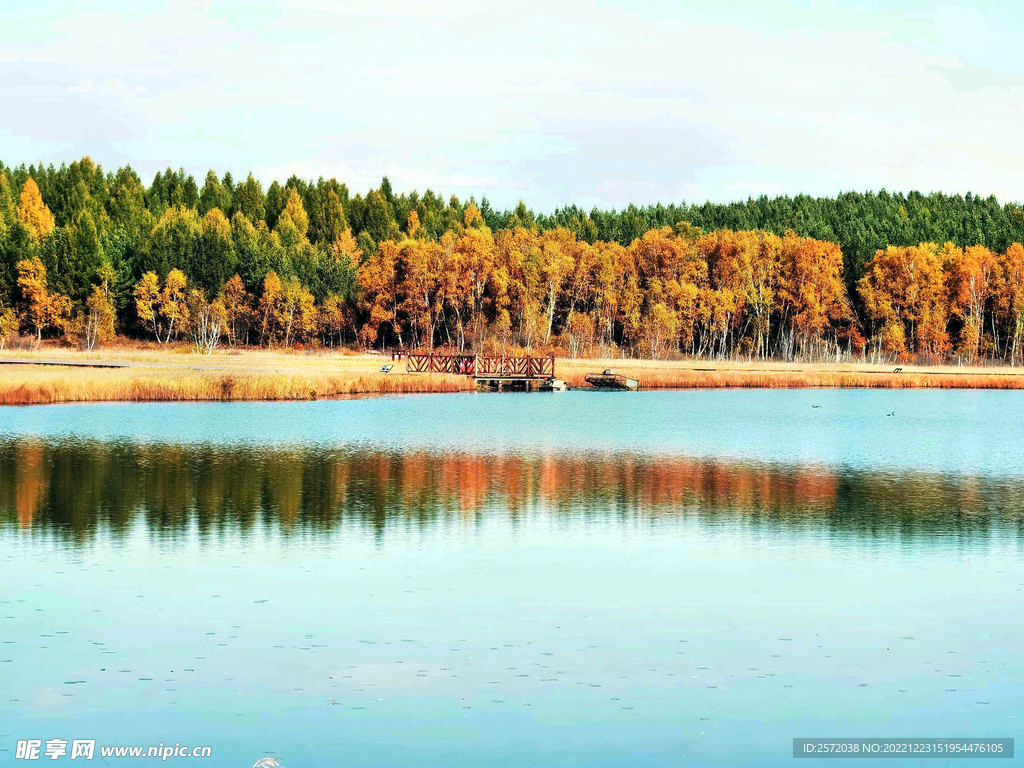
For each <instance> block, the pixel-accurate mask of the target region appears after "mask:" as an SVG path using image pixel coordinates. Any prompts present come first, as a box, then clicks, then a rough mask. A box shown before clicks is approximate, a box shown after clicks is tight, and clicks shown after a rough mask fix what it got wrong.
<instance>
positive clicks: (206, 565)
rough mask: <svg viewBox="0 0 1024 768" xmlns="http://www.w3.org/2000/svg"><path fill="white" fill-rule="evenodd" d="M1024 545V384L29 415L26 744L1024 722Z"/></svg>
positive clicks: (599, 754) (788, 736)
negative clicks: (1023, 387)
mask: <svg viewBox="0 0 1024 768" xmlns="http://www.w3.org/2000/svg"><path fill="white" fill-rule="evenodd" d="M816 406H817V407H816ZM888 414H893V415H888ZM1022 555H1024V395H1022V394H1019V393H1012V392H969V391H962V392H951V391H946V392H943V391H934V392H927V391H925V392H921V391H916V392H915V391H907V392H896V391H876V392H869V391H842V390H836V391H799V390H779V391H735V392H728V391H708V392H702V391H693V392H652V393H639V394H633V393H629V394H594V393H567V394H557V395H439V396H412V397H401V398H370V399H364V400H343V401H332V402H319V403H235V404H196V405H188V404H147V405H141V404H139V405H125V404H102V405H81V406H54V407H32V408H7V409H0V585H2V588H0V641H2V642H0V764H6V763H7V762H8V758H13V756H14V750H15V744H16V742H17V741H18V740H19V739H29V738H33V739H42V740H43V741H45V740H47V739H50V738H61V739H67V740H71V739H75V738H88V739H96V740H97V744H98V745H100V744H108V745H115V744H116V745H121V744H138V745H150V744H153V745H155V744H158V743H161V742H163V743H167V744H173V743H175V742H180V743H182V744H188V745H209V746H211V747H212V751H213V757H212V758H211V759H209V760H206V761H197V762H203V763H205V764H210V765H242V766H249V765H252V764H253V763H254V762H255V761H256V760H257V759H258V758H260V757H263V756H264V755H275V756H278V757H280V758H281V762H282V764H283V765H285V766H288V767H289V768H292V767H298V766H364V765H365V766H370V765H372V766H409V765H415V766H433V765H438V766H440V765H445V766H479V765H488V766H492V765H497V766H506V765H507V766H521V765H599V766H612V765H614V766H620V765H621V766H646V765H679V764H684V763H685V764H692V765H723V764H725V765H750V766H754V765H783V764H788V763H789V762H790V761H791V760H792V757H791V754H792V747H791V744H792V739H793V738H794V737H819V736H830V737H842V736H860V737H865V736H894V737H908V736H920V737H934V736H971V737H980V736H994V737H1021V736H1024V733H1022V728H1021V718H1022V717H1024V592H1022V590H1024V557H1022ZM2 750H7V751H6V752H4V751H2ZM63 759H67V758H63ZM98 759H99V758H98V757H97V760H98ZM181 760H183V759H181V758H179V759H178V762H180V761H181ZM10 762H12V763H13V762H14V761H13V760H11V761H10ZM168 762H175V760H174V759H173V758H172V759H170V760H169V761H168ZM186 762H188V761H186ZM897 762H899V761H897ZM944 762H946V761H942V760H940V761H937V762H933V763H929V764H930V765H931V764H934V765H939V764H944ZM949 762H953V764H956V765H967V764H971V763H972V762H975V761H972V760H962V759H960V760H956V761H949ZM1006 762H1010V761H1006ZM110 763H111V764H122V765H131V764H133V761H132V760H130V759H125V758H120V759H113V758H111V759H110ZM135 763H137V764H139V765H145V764H152V763H153V758H150V759H148V760H146V759H141V760H137V761H135Z"/></svg>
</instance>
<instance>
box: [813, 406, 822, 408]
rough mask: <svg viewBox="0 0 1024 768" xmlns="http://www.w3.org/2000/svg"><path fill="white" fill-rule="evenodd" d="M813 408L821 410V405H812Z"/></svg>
mask: <svg viewBox="0 0 1024 768" xmlns="http://www.w3.org/2000/svg"><path fill="white" fill-rule="evenodd" d="M811 408H821V406H820V405H812V406H811Z"/></svg>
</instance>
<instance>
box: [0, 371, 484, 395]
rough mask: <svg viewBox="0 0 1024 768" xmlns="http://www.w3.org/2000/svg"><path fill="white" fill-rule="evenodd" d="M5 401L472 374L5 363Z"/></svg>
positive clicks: (346, 386)
mask: <svg viewBox="0 0 1024 768" xmlns="http://www.w3.org/2000/svg"><path fill="white" fill-rule="evenodd" d="M4 368H5V369H6V370H0V404H3V405H38V404H44V403H76V402H98V401H172V400H174V401H190V400H191V401H200V400H317V399H320V398H329V397H342V396H348V395H363V394H374V395H380V394H411V393H417V392H462V391H467V390H472V389H473V381H472V380H471V379H467V378H466V377H460V376H445V375H440V374H430V375H423V376H413V375H405V374H401V373H400V374H397V375H396V374H384V373H362V374H354V375H349V374H344V373H338V374H332V373H273V372H271V373H266V372H254V373H245V372H242V371H239V372H235V371H229V372H219V371H173V370H156V371H154V370H147V369H134V368H115V369H96V368H71V367H63V366H61V367H49V368H45V369H36V368H32V369H29V368H28V367H27V366H4Z"/></svg>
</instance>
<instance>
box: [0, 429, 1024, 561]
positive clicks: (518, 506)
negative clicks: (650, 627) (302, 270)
mask: <svg viewBox="0 0 1024 768" xmlns="http://www.w3.org/2000/svg"><path fill="white" fill-rule="evenodd" d="M532 514H547V515H552V516H555V517H561V516H564V517H573V518H579V519H582V520H584V521H585V520H587V519H588V518H600V519H604V520H607V519H609V518H621V519H633V520H638V521H651V522H652V523H656V522H657V521H658V520H661V519H664V518H666V517H671V516H696V517H698V518H699V519H701V520H705V521H708V522H714V521H715V520H716V519H719V518H723V517H725V516H731V517H736V516H739V517H741V518H742V519H744V520H747V521H749V522H750V524H751V525H761V524H767V525H773V526H780V525H782V526H788V527H792V528H794V529H799V528H816V529H819V530H824V531H836V532H842V533H844V534H854V535H858V536H863V537H868V538H870V537H878V536H884V537H890V538H891V537H893V536H899V537H936V536H961V537H971V538H980V539H984V538H985V537H986V536H989V535H990V534H991V533H992V532H993V530H995V529H999V530H1001V531H1003V532H1004V535H1005V533H1009V534H1010V535H1016V536H1021V535H1022V534H1024V484H1022V483H1020V482H1018V481H1016V480H1015V479H1006V478H992V477H972V476H961V475H954V474H950V475H944V474H929V473H922V472H891V471H870V470H864V469H848V468H831V467H808V466H797V465H779V464H765V463H750V462H740V461H722V460H708V459H691V458H680V457H668V458H655V457H649V456H638V455H635V454H630V453H610V454H606V453H590V454H587V453H578V454H569V455H541V456H536V455H532V456H521V455H505V456H479V455H472V454H467V453H451V454H446V453H436V452H423V451H420V452H411V453H410V452H400V451H376V450H369V449H363V450H342V449H324V448H318V447H299V448H267V447H252V446H243V447H226V446H223V445H195V446H193V445H176V444H139V443H133V442H128V441H120V442H107V441H98V440H95V441H94V440H81V439H62V440H53V441H45V440H39V439H34V438H17V439H10V440H5V441H2V442H0V528H7V529H16V528H20V529H23V530H25V531H29V532H32V533H40V534H46V535H54V536H56V537H58V538H59V539H62V540H65V541H68V542H74V543H79V544H88V543H89V542H90V541H91V540H92V539H93V537H94V536H95V535H96V534H97V532H100V531H103V532H104V534H105V535H108V534H109V535H112V536H113V537H114V538H118V537H123V536H125V535H127V533H128V531H129V530H130V529H131V528H132V527H133V526H136V525H137V524H139V522H140V521H141V522H142V523H143V524H144V526H145V528H146V530H147V531H148V532H149V533H150V534H151V535H155V536H158V537H161V538H169V539H174V538H176V537H179V536H184V535H185V534H186V533H187V532H189V531H190V530H192V529H193V528H195V529H196V530H197V531H198V533H199V535H200V536H201V537H203V538H209V537H216V536H218V535H220V534H228V533H231V534H238V533H240V534H243V535H244V534H245V533H246V532H249V531H252V530H254V529H256V528H260V527H265V526H271V527H274V528H276V529H277V530H279V531H280V532H281V533H282V534H284V535H289V534H291V533H301V532H314V533H316V532H330V531H333V530H335V529H338V528H341V527H342V526H351V525H358V526H362V527H367V528H370V529H372V530H373V531H374V532H375V533H376V535H377V536H378V537H380V538H382V539H383V538H384V537H386V535H387V531H388V529H389V528H390V527H392V526H419V527H423V528H425V529H429V528H430V527H432V526H437V525H444V524H445V523H447V522H453V521H459V522H465V521H466V520H470V521H472V520H474V519H482V517H483V516H486V515H506V516H512V517H513V518H514V517H517V516H523V515H532Z"/></svg>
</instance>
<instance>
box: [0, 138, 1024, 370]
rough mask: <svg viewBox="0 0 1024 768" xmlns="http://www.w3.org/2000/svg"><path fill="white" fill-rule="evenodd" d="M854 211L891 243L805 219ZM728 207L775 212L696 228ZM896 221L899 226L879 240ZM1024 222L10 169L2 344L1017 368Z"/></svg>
mask: <svg viewBox="0 0 1024 768" xmlns="http://www.w3.org/2000/svg"><path fill="white" fill-rule="evenodd" d="M896 203H898V205H897V207H896V209H895V210H892V206H893V204H896ZM794 211H797V212H799V213H800V215H793V212H794ZM829 211H831V213H828V212H829ZM866 211H867V212H871V211H873V213H870V215H867V216H865V217H864V218H863V219H857V218H856V217H857V215H858V214H859V213H864V212H866ZM744 212H745V213H744ZM754 212H760V213H758V215H757V216H755V215H754ZM839 212H842V216H845V217H848V219H849V220H848V221H847V220H846V219H844V221H847V224H849V225H850V226H851V227H854V228H855V229H856V228H858V227H860V228H861V229H860V230H858V231H862V234H863V231H866V230H863V227H869V228H871V232H872V233H873V234H872V235H871V237H867V238H866V239H865V238H861V239H860V240H857V242H855V243H854V244H853V245H852V246H850V249H851V250H849V251H848V250H847V249H846V248H844V246H843V244H842V241H843V239H844V237H845V235H843V236H838V237H836V236H832V237H824V236H817V237H812V236H809V235H807V234H806V233H807V232H808V231H815V232H819V233H820V232H824V233H825V234H828V233H832V234H833V235H834V234H835V226H836V222H837V221H838V219H837V218H836V216H839ZM933 212H934V213H933ZM741 214H742V215H741ZM830 216H831V218H830ZM676 217H678V218H676ZM729 217H731V218H732V220H735V221H736V222H740V223H743V222H747V221H755V222H756V223H757V226H753V227H750V228H746V227H722V226H712V227H711V228H710V231H708V230H707V229H705V228H702V227H701V226H698V224H697V222H701V223H706V222H709V221H710V222H717V221H718V220H721V219H723V218H727V219H728V218H729ZM880 217H881V218H880ZM673 218H675V221H672V222H671V225H670V226H661V224H663V223H665V222H666V221H669V220H671V219H673ZM399 221H401V222H402V223H401V225H399V223H398V222H399ZM828 221H831V222H832V223H831V224H828V223H827V222H828ZM922 222H925V224H927V226H925V225H924V224H922ZM651 224H654V225H656V226H650V225H651ZM783 224H785V226H783ZM883 225H884V226H883ZM830 227H831V229H830ZM843 231H844V232H847V231H846V230H843ZM850 231H852V230H850ZM878 232H883V233H886V234H885V236H886V237H887V238H890V237H891V239H888V240H887V241H886V242H883V243H880V247H877V248H874V249H873V250H872V251H871V253H870V254H869V255H865V254H864V253H862V249H863V248H865V247H867V244H870V243H873V242H874V240H875V239H877V237H878ZM847 234H849V232H847ZM917 234H928V235H931V234H940V235H942V234H945V235H948V236H945V237H936V238H933V239H932V240H933V241H934V242H944V243H945V244H944V245H942V246H941V247H939V246H937V245H933V244H930V242H929V240H925V239H923V238H922V240H917V239H916V237H915V239H914V240H912V241H910V242H907V241H906V239H907V238H909V237H911V236H916V235H917ZM605 235H607V236H605ZM858 237H859V236H858ZM1011 238H1013V239H1011ZM1022 239H1024V215H1022V213H1021V211H1020V209H1018V208H1016V207H1015V206H1012V205H1007V206H1002V207H1000V206H999V205H998V204H997V203H995V201H994V200H992V199H989V200H981V199H978V198H971V197H970V196H967V197H966V198H944V197H941V196H934V195H933V196H929V197H927V198H926V197H923V196H920V195H911V196H909V197H907V198H901V197H897V196H890V195H887V194H885V193H881V194H879V195H877V196H876V195H867V196H859V197H856V196H855V197H854V198H851V197H850V196H842V197H840V198H837V199H836V200H832V201H827V200H826V201H823V200H817V201H812V200H811V199H810V198H795V199H792V200H790V199H789V198H778V199H776V200H775V201H767V200H766V199H761V200H758V201H748V203H747V204H746V206H745V207H744V206H738V207H737V206H732V207H730V206H718V207H715V206H702V207H700V208H697V207H692V206H691V207H685V206H676V207H668V208H664V207H660V206H659V207H655V208H651V209H643V210H641V209H635V208H630V209H628V210H627V211H625V212H623V213H622V214H617V213H615V212H611V213H608V214H602V213H600V212H598V211H593V212H591V213H590V214H584V213H582V212H580V211H578V210H575V209H567V210H562V211H556V212H555V214H554V215H552V216H550V217H545V216H535V215H534V214H533V213H532V212H530V211H528V210H527V209H526V208H525V206H524V205H522V204H520V206H518V207H517V208H516V210H514V211H511V212H505V213H497V212H495V211H493V210H492V209H491V208H490V207H489V206H488V205H487V204H486V201H484V202H483V203H482V204H481V205H480V206H479V207H478V206H477V205H476V203H475V202H473V201H472V200H470V201H468V202H466V203H461V202H459V201H458V200H457V199H456V198H454V197H453V198H451V199H450V200H449V202H448V203H447V204H445V203H443V202H442V201H441V200H440V198H438V197H437V196H435V195H434V194H433V193H431V192H429V191H428V192H427V193H426V194H424V195H423V196H422V197H420V196H418V195H416V194H415V193H412V194H410V195H401V196H396V195H395V194H394V193H393V191H392V190H391V188H390V185H389V184H388V183H387V180H386V179H385V180H384V182H383V183H382V185H381V188H380V189H378V190H373V191H371V192H370V193H369V194H368V195H367V196H366V198H363V197H361V196H359V195H356V196H354V197H352V196H350V195H349V192H348V189H347V188H346V187H345V185H343V184H339V183H338V182H337V181H336V180H333V179H332V180H331V181H326V182H325V181H324V180H322V179H321V180H320V181H318V182H317V183H316V184H313V183H306V182H303V181H301V180H298V179H295V178H292V179H289V181H288V182H287V183H286V184H285V185H283V186H281V185H279V184H277V183H275V184H273V185H271V187H270V188H269V190H268V191H267V192H266V193H264V192H263V190H262V187H261V185H260V184H259V183H258V182H257V181H256V180H255V179H254V178H253V177H252V176H250V177H249V178H248V179H246V180H245V181H244V182H242V183H240V184H237V185H236V184H235V182H234V181H233V180H232V179H231V177H230V175H225V177H224V178H222V179H219V178H218V177H217V176H216V174H214V173H213V172H212V171H211V172H210V173H209V174H208V175H207V178H206V181H205V183H204V185H203V187H202V188H201V189H200V188H199V187H198V185H197V184H196V183H195V181H194V180H193V179H192V178H191V177H189V176H188V175H186V174H184V173H182V172H173V171H170V170H168V171H167V172H166V173H165V174H157V176H156V178H155V179H154V181H153V183H152V184H151V185H150V187H149V188H148V189H147V188H146V187H144V186H143V185H142V183H141V182H140V181H139V179H138V177H137V176H136V175H135V173H134V172H133V171H132V170H131V169H130V168H122V169H119V170H118V172H117V173H116V174H104V173H103V172H102V170H101V169H100V168H99V167H98V166H95V165H94V164H93V163H92V162H91V161H90V160H89V159H88V158H85V159H83V160H82V161H79V162H76V163H72V164H71V165H70V166H62V167H61V168H60V169H56V170H55V169H53V168H52V167H51V168H48V169H36V168H24V167H22V168H18V169H8V168H5V167H3V166H0V257H2V263H0V343H2V340H6V338H8V337H9V336H10V335H12V334H14V333H16V332H17V331H19V330H22V331H31V332H32V333H33V335H34V336H35V337H36V340H37V342H38V340H40V339H41V338H42V337H43V335H44V334H45V333H48V332H53V333H64V334H66V335H67V336H68V337H69V338H70V339H71V340H73V341H76V342H78V343H81V344H83V345H85V346H90V347H91V346H92V345H93V344H95V343H96V342H97V341H98V340H103V339H105V338H107V337H109V336H111V335H113V333H114V331H115V328H117V329H119V330H120V331H121V332H124V333H134V334H143V335H149V336H151V337H152V338H154V339H155V340H157V341H159V342H166V341H170V340H174V339H179V338H183V337H189V338H191V339H192V340H193V342H194V343H195V344H196V346H197V347H201V348H204V349H207V350H212V349H213V348H214V347H215V346H216V345H217V344H218V343H221V338H222V337H223V338H224V339H226V340H227V341H228V342H230V343H232V344H264V345H269V344H278V343H280V344H288V345H290V344H295V343H299V342H301V343H310V342H317V343H321V344H327V345H334V344H340V343H346V342H354V341H356V340H358V341H360V342H361V343H363V344H364V345H366V346H371V345H388V344H394V345H400V346H406V347H427V348H433V347H434V346H438V345H441V346H447V347H452V348H458V349H463V350H464V349H475V350H486V351H505V352H509V351H517V350H519V349H534V348H537V347H562V348H565V349H567V350H568V351H569V352H570V353H572V354H574V355H593V354H605V355H610V354H615V353H617V352H619V351H621V352H623V353H628V354H633V355H643V356H651V357H663V356H666V355H669V354H673V353H684V354H692V355H699V356H704V355H707V356H732V355H744V356H764V357H768V356H773V357H782V358H794V357H815V356H822V355H829V356H832V355H854V354H869V355H872V356H874V357H881V356H884V355H894V354H899V353H900V352H906V353H911V354H917V355H925V356H929V357H933V358H940V357H943V356H946V355H948V354H950V353H954V352H955V353H957V354H960V355H963V356H965V357H966V358H968V359H975V358H977V357H979V356H991V357H1001V358H1005V359H1006V360H1008V361H1010V362H1013V363H1016V361H1017V360H1018V359H1019V357H1020V348H1021V342H1022V324H1024V249H1022V248H1021V246H1020V245H1019V241H1020V240H1022Z"/></svg>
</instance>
